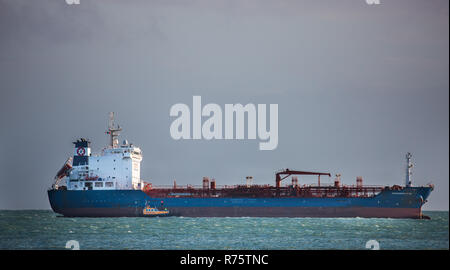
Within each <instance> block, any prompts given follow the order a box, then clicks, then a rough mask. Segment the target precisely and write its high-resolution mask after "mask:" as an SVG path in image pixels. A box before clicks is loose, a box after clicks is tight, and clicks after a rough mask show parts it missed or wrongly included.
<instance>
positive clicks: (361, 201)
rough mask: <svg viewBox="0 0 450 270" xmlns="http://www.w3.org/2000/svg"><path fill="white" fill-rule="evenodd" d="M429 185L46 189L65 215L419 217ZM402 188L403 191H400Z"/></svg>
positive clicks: (420, 216) (58, 208)
mask: <svg viewBox="0 0 450 270" xmlns="http://www.w3.org/2000/svg"><path fill="white" fill-rule="evenodd" d="M430 192H431V189H430V188H427V187H421V188H414V189H413V188H411V189H409V190H407V191H403V192H388V193H386V192H381V193H380V194H378V195H376V196H374V197H370V198H284V199H283V198H257V199H255V198H152V197H150V196H148V195H147V194H145V193H144V192H142V191H140V190H121V191H118V190H111V191H92V190H87V191H67V190H49V191H48V196H49V201H50V205H51V207H52V209H53V211H54V212H55V213H58V214H61V215H63V216H66V217H140V216H144V215H143V209H144V207H145V205H147V204H151V205H152V206H154V207H158V208H167V210H169V212H170V214H169V215H170V216H185V217H330V218H332V217H362V218H422V217H423V216H422V211H421V207H422V205H423V202H424V201H425V200H426V198H427V197H428V195H429V193H430ZM403 193H404V194H403Z"/></svg>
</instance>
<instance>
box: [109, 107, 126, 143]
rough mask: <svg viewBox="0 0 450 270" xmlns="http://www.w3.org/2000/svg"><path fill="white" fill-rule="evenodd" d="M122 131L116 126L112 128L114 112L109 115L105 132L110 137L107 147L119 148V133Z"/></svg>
mask: <svg viewBox="0 0 450 270" xmlns="http://www.w3.org/2000/svg"><path fill="white" fill-rule="evenodd" d="M120 131H122V128H121V127H120V126H119V125H117V127H115V126H114V112H110V113H109V124H108V131H106V134H109V136H110V143H109V146H110V147H111V148H117V147H118V146H119V139H118V137H119V132H120Z"/></svg>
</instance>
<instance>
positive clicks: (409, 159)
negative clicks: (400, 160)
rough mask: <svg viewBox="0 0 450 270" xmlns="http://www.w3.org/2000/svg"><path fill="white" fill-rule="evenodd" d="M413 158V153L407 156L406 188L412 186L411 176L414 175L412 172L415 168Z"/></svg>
mask: <svg viewBox="0 0 450 270" xmlns="http://www.w3.org/2000/svg"><path fill="white" fill-rule="evenodd" d="M411 157H412V155H411V153H409V152H408V153H407V154H406V182H405V186H406V187H410V186H411V175H412V172H411V170H412V167H413V164H412V162H411Z"/></svg>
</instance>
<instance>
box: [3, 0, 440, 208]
mask: <svg viewBox="0 0 450 270" xmlns="http://www.w3.org/2000/svg"><path fill="white" fill-rule="evenodd" d="M448 20H449V2H448V1H447V0H442V1H440V0H414V1H413V0H396V1H387V0H381V4H380V5H370V6H369V5H367V4H366V3H365V1H364V0H343V1H335V0H321V1H313V0H310V1H297V0H292V1H283V0H281V1H280V0H277V1H273V0H272V1H269V0H260V1H256V0H246V1H242V0H227V1H225V0H224V1H208V0H205V1H188V0H183V1H181V0H180V1H163V0H161V1H136V0H132V1H119V0H96V1H89V0H81V4H80V5H72V6H69V5H67V4H65V1H63V0H53V1H50V0H39V1H25V0H0V90H1V92H0V123H1V130H0V142H1V149H2V151H1V155H0V209H24V208H26V209H30V208H31V209H49V208H50V205H49V203H48V198H47V195H46V190H47V188H48V187H49V186H50V185H51V184H52V181H53V180H52V178H53V177H54V175H55V173H56V171H57V170H58V169H59V168H60V167H61V165H62V163H63V162H64V161H65V159H66V158H67V157H68V156H69V155H71V154H72V153H73V149H72V147H73V146H72V144H71V142H72V141H73V140H74V139H76V138H78V137H82V136H83V137H88V138H89V139H90V140H91V141H92V146H93V151H94V152H96V151H98V150H100V149H101V148H102V147H103V146H105V145H106V144H107V142H108V141H107V137H106V135H105V134H104V131H105V130H106V127H107V114H108V112H109V111H115V112H116V119H117V122H118V123H120V124H121V125H122V126H123V128H124V132H123V133H122V135H123V136H122V137H121V138H127V139H128V140H129V141H130V142H132V143H134V144H136V145H138V146H140V147H141V148H142V150H143V153H144V159H143V162H142V164H141V168H142V172H141V176H142V178H143V179H145V180H148V181H151V182H152V183H154V184H172V181H173V179H176V180H177V183H178V184H196V185H200V184H201V180H202V177H203V176H210V177H215V178H216V180H217V184H218V185H223V184H236V183H244V182H245V176H246V175H252V176H254V183H257V184H265V183H270V184H274V181H275V179H274V171H275V170H278V169H281V168H292V169H299V170H317V171H325V172H331V173H332V174H336V173H341V174H342V181H343V182H344V184H354V183H355V179H356V176H359V175H361V176H363V178H364V183H365V184H371V185H375V184H380V185H392V184H403V183H404V177H405V154H406V152H408V151H410V152H412V154H413V161H414V163H415V167H414V170H413V184H416V185H421V184H422V185H424V184H427V183H428V182H432V183H434V184H435V186H436V189H435V191H434V192H433V193H432V194H431V196H430V198H429V203H428V204H427V205H426V206H425V208H424V209H425V210H430V209H431V210H439V209H447V210H448V205H449V194H448V191H449V185H448V183H449V166H448V164H449V77H448V73H449V62H448V59H449V53H448V52H449V50H448V46H449V36H448V32H449V24H448ZM193 95H201V96H202V102H203V104H206V103H217V104H219V105H221V106H222V108H224V104H226V103H242V104H247V103H254V104H257V103H263V104H270V103H276V104H278V106H279V130H278V132H279V143H278V148H277V149H276V150H274V151H260V150H258V143H259V141H258V140H244V141H236V140H235V141H228V140H227V141H226V140H222V141H217V140H212V141H205V140H201V141H193V140H184V141H183V140H181V141H174V140H173V139H172V138H171V137H170V133H169V126H170V124H171V122H172V120H173V118H171V117H170V116H169V109H170V107H171V106H172V105H173V104H175V103H186V104H188V105H189V106H190V107H191V108H192V96H193ZM315 180H316V179H315V178H306V177H300V178H299V181H300V182H302V183H312V182H315Z"/></svg>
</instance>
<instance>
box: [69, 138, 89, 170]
mask: <svg viewBox="0 0 450 270" xmlns="http://www.w3.org/2000/svg"><path fill="white" fill-rule="evenodd" d="M73 144H74V145H75V151H74V154H73V163H72V165H73V166H79V165H88V163H89V156H90V155H91V142H90V141H88V140H86V139H84V138H81V139H79V140H76V141H75V142H73Z"/></svg>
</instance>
